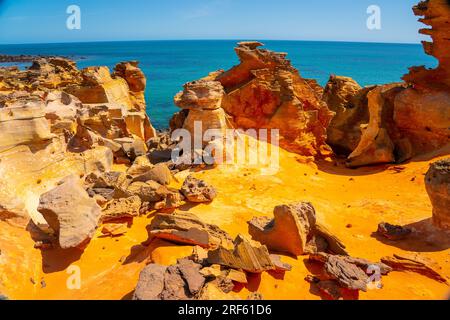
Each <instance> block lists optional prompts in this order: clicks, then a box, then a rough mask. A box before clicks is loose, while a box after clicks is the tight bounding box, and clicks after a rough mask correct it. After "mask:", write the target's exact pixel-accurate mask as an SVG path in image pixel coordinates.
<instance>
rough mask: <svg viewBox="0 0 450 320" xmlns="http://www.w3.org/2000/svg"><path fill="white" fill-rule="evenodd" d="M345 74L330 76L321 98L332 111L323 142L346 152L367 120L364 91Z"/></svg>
mask: <svg viewBox="0 0 450 320" xmlns="http://www.w3.org/2000/svg"><path fill="white" fill-rule="evenodd" d="M368 91H369V89H362V88H361V87H360V85H359V84H358V83H356V81H354V80H353V79H352V78H348V77H340V76H331V77H330V80H329V81H328V83H327V85H326V86H325V90H324V93H323V100H324V101H325V102H326V103H327V105H328V107H329V108H330V110H331V111H334V112H335V113H336V115H335V116H334V118H333V120H332V121H331V123H330V126H329V127H328V130H327V135H328V138H327V142H328V144H329V145H330V146H332V147H333V149H334V151H335V152H337V153H339V154H344V155H347V156H348V155H349V154H350V153H352V151H353V150H355V149H356V147H357V146H358V144H359V141H360V139H361V135H362V128H361V125H363V124H367V123H368V122H369V111H368V108H367V93H368Z"/></svg>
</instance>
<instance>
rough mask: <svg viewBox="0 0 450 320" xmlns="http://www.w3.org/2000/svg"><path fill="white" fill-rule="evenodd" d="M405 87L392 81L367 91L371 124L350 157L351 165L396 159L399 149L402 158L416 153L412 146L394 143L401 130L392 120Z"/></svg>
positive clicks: (365, 129)
mask: <svg viewBox="0 0 450 320" xmlns="http://www.w3.org/2000/svg"><path fill="white" fill-rule="evenodd" d="M401 90H403V87H402V85H401V84H390V85H384V86H379V87H376V88H374V89H373V90H371V91H370V92H369V93H368V94H367V100H368V111H369V123H368V125H367V127H365V128H364V130H363V132H362V136H361V139H360V141H359V144H358V146H357V147H356V149H354V150H353V152H352V153H351V154H350V155H349V157H348V160H347V165H348V166H350V167H360V166H364V165H372V164H382V163H391V162H395V161H396V160H397V159H396V156H395V153H396V148H397V154H398V155H399V160H406V159H409V158H410V157H411V156H412V155H411V154H409V152H408V151H409V150H408V148H404V147H403V145H402V144H401V143H399V144H397V145H396V144H395V143H394V141H395V140H397V135H396V134H397V131H396V128H395V126H394V125H393V121H392V115H393V110H394V104H393V98H394V97H395V96H396V95H397V94H398V92H400V91H401ZM393 140H394V141H393ZM398 141H399V142H400V140H398ZM402 147H403V150H402Z"/></svg>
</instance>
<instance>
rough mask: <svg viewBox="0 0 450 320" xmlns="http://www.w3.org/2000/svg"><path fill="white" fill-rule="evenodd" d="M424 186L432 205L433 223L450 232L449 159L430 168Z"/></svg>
mask: <svg viewBox="0 0 450 320" xmlns="http://www.w3.org/2000/svg"><path fill="white" fill-rule="evenodd" d="M425 184H426V189H427V192H428V195H429V196H430V199H431V202H432V204H433V223H434V224H435V225H436V226H437V227H439V228H442V229H446V230H450V158H448V159H444V160H441V161H438V162H435V163H433V164H432V165H431V166H430V169H429V170H428V172H427V174H426V177H425Z"/></svg>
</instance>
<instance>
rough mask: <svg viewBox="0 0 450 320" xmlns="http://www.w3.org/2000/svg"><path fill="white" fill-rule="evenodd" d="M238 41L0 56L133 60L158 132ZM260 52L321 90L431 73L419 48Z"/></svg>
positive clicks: (232, 59) (341, 45)
mask: <svg viewBox="0 0 450 320" xmlns="http://www.w3.org/2000/svg"><path fill="white" fill-rule="evenodd" d="M237 42H238V40H223V41H216V40H198V41H136V42H95V43H65V44H23V45H0V54H11V55H18V54H28V55H62V56H68V57H72V58H73V59H75V60H76V61H77V64H78V66H79V67H80V68H84V67H88V66H108V67H109V68H111V69H113V67H114V66H115V65H116V64H117V63H118V62H121V61H127V60H138V61H139V62H140V67H141V68H142V70H143V71H144V72H145V75H146V76H147V79H148V86H147V92H146V99H147V104H148V107H147V112H148V114H149V115H150V117H151V120H152V123H153V124H154V126H155V127H156V128H158V129H163V128H166V127H167V126H168V122H169V119H170V118H171V116H172V114H173V113H174V112H176V111H178V110H179V109H178V108H177V107H176V106H175V105H174V103H173V97H174V95H175V94H176V93H177V92H178V91H180V90H182V85H183V84H184V83H185V82H188V81H192V80H196V79H199V78H201V77H203V76H205V75H207V74H208V73H209V72H211V71H215V70H218V69H225V70H226V69H229V68H230V67H232V66H233V65H235V64H238V63H239V61H238V59H237V56H236V54H235V52H234V47H235V46H236V43H237ZM262 42H264V43H265V45H266V46H265V48H267V49H270V50H274V51H278V52H287V53H288V58H289V59H290V60H291V61H292V63H293V65H294V66H295V67H296V68H298V69H299V70H300V74H301V75H302V76H303V77H305V78H313V79H316V80H318V81H319V83H320V84H322V85H325V84H326V82H327V80H328V78H329V76H330V75H331V74H337V75H342V76H349V77H352V78H353V79H355V80H356V81H357V82H358V83H359V84H360V85H362V86H367V85H372V84H385V83H390V82H398V81H400V80H401V79H400V78H401V77H402V76H403V75H404V74H405V73H407V72H408V67H411V66H420V65H425V66H427V67H435V66H436V64H437V61H436V60H434V59H433V58H432V57H429V56H427V55H425V53H424V52H423V48H422V46H421V45H420V44H381V43H355V42H351V43H349V42H311V41H262Z"/></svg>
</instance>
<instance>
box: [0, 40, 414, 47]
mask: <svg viewBox="0 0 450 320" xmlns="http://www.w3.org/2000/svg"><path fill="white" fill-rule="evenodd" d="M171 41H173V42H175V41H176V42H178V41H179V42H182V41H238V42H239V41H259V42H264V41H284V42H325V43H328V42H331V43H333V42H337V43H362V44H398V45H418V46H421V45H422V42H394V41H392V42H391V41H386V42H382V41H351V40H304V39H258V38H237V39H233V38H230V39H214V38H204V39H147V40H144V39H135V40H90V41H50V42H21V43H1V42H0V46H17V45H46V44H78V43H117V42H119V43H120V42H171Z"/></svg>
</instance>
